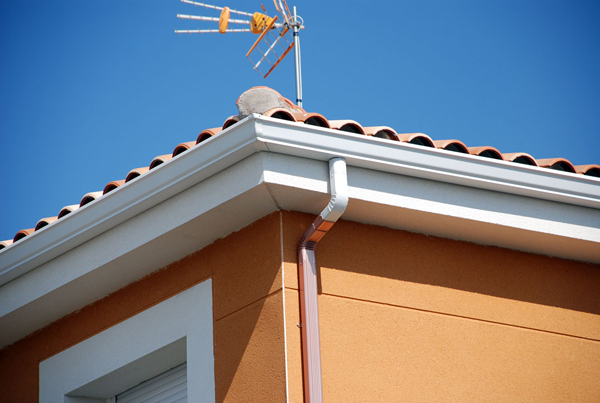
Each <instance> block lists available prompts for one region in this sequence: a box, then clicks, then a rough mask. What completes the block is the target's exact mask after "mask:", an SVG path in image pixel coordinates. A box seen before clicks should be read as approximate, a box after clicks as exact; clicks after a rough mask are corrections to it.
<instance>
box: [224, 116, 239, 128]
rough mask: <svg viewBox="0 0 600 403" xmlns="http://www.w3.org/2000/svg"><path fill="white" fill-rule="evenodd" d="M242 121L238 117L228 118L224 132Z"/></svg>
mask: <svg viewBox="0 0 600 403" xmlns="http://www.w3.org/2000/svg"><path fill="white" fill-rule="evenodd" d="M239 121H240V118H239V117H238V115H233V116H230V117H228V118H227V119H226V120H225V122H224V123H223V130H225V129H227V128H228V127H231V126H233V125H234V124H236V123H237V122H239Z"/></svg>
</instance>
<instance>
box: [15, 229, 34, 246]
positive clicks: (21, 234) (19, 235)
mask: <svg viewBox="0 0 600 403" xmlns="http://www.w3.org/2000/svg"><path fill="white" fill-rule="evenodd" d="M34 232H35V228H29V229H22V230H21V231H19V232H17V234H16V235H15V237H14V239H13V243H14V242H17V241H20V240H21V239H23V238H25V237H26V236H27V235H31V234H33V233H34Z"/></svg>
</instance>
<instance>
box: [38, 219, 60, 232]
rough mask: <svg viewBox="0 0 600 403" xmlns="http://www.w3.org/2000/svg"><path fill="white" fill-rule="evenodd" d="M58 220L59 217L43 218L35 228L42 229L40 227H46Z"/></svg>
mask: <svg viewBox="0 0 600 403" xmlns="http://www.w3.org/2000/svg"><path fill="white" fill-rule="evenodd" d="M56 220H58V217H46V218H42V219H41V220H39V221H38V222H37V224H36V225H35V230H36V231H37V230H40V229H42V228H44V227H45V226H46V225H49V224H52V223H53V222H54V221H56Z"/></svg>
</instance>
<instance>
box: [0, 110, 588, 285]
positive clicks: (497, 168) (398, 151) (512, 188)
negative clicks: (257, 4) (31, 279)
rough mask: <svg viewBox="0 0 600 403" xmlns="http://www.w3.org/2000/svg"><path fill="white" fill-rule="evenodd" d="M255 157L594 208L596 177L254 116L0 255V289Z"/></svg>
mask: <svg viewBox="0 0 600 403" xmlns="http://www.w3.org/2000/svg"><path fill="white" fill-rule="evenodd" d="M261 151H270V152H276V153H281V154H286V155H293V156H299V157H305V158H309V159H313V160H321V161H328V160H330V159H331V158H334V157H343V158H344V159H345V160H346V163H347V164H348V165H349V166H354V167H361V168H366V169H371V170H378V171H383V172H390V173H396V174H401V175H406V176H414V177H419V178H425V179H430V180H433V181H440V182H447V183H454V184H459V185H464V186H471V187H475V188H481V189H487V190H493V191H498V192H504V193H511V194H516V195H521V196H528V197H533V198H538V199H543V200H551V201H555V202H562V203H567V204H571V205H574V206H584V207H589V208H593V209H599V210H600V179H598V178H593V177H587V176H584V175H578V174H571V173H565V172H560V171H555V170H551V169H547V168H538V167H531V166H527V165H522V164H516V163H512V162H506V161H498V160H493V159H489V158H483V157H477V156H472V155H465V154H460V153H455V152H449V151H444V150H437V149H433V148H429V147H423V146H417V145H413V144H408V143H400V142H394V141H390V140H384V139H379V138H374V137H367V136H363V135H358V134H352V133H346V132H342V131H339V130H332V129H327V128H321V127H316V126H310V125H305V124H301V123H295V122H287V121H283V120H280V119H274V118H268V117H264V116H260V115H256V114H253V115H250V116H249V117H247V118H246V119H244V120H242V121H241V122H239V123H237V124H236V125H234V126H232V127H230V128H228V129H226V130H224V131H223V132H221V133H220V134H219V135H218V136H215V137H213V138H211V139H210V140H207V141H205V142H203V143H202V145H201V146H198V147H195V148H193V149H190V150H189V151H187V152H185V153H182V154H180V155H179V156H177V157H175V158H173V159H171V160H169V161H168V162H166V163H164V164H162V165H161V166H160V167H158V168H156V169H153V170H152V171H150V172H148V173H146V174H144V175H142V176H140V177H138V178H136V179H134V180H133V181H131V182H128V183H127V184H125V185H124V186H122V187H120V188H118V189H117V190H115V191H113V192H111V193H110V194H108V195H105V196H103V197H101V198H99V199H98V200H95V201H93V202H91V203H89V204H87V205H85V206H83V207H81V208H79V209H78V210H76V211H75V212H73V213H71V214H69V215H68V216H66V217H64V218H62V219H60V220H57V221H55V222H54V223H52V224H50V225H48V226H46V227H44V228H42V229H41V230H39V231H36V232H34V233H33V234H32V235H29V236H27V237H26V238H24V239H22V240H20V241H18V242H16V243H14V244H12V245H11V246H9V247H7V248H4V249H2V250H1V251H0V285H2V284H5V283H7V282H9V281H11V280H12V279H15V278H16V277H18V276H20V275H23V274H25V273H27V272H28V271H30V270H33V269H34V268H36V267H38V266H40V265H42V264H44V263H45V262H48V261H50V260H51V259H53V258H55V257H57V256H59V255H61V254H63V253H65V252H67V251H69V250H71V249H73V248H75V247H77V246H79V245H81V244H83V243H84V242H87V241H88V240H90V239H92V238H94V237H95V236H97V235H100V234H101V233H103V232H105V231H107V230H109V229H110V228H113V227H115V226H117V225H119V224H120V223H122V222H124V221H126V220H128V219H130V218H132V217H134V216H135V215H137V214H139V213H141V212H143V211H145V210H147V209H149V208H151V207H153V206H155V205H157V204H159V203H161V202H163V201H164V200H166V199H168V198H170V197H172V196H173V195H175V194H177V193H179V192H182V191H183V190H185V189H187V188H189V187H191V186H193V185H195V184H196V183H199V182H201V181H203V180H205V179H207V178H208V177H210V176H212V175H213V174H215V173H217V172H220V171H221V170H223V169H225V168H227V167H229V166H231V165H234V164H236V163H237V162H239V161H241V160H243V159H244V158H246V157H248V156H250V155H252V154H254V153H257V152H261Z"/></svg>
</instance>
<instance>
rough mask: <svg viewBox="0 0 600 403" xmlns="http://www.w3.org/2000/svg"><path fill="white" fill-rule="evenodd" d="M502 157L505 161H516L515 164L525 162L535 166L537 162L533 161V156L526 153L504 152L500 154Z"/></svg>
mask: <svg viewBox="0 0 600 403" xmlns="http://www.w3.org/2000/svg"><path fill="white" fill-rule="evenodd" d="M502 158H503V159H504V160H505V161H510V162H516V163H517V164H525V165H531V166H534V167H537V166H538V164H537V162H535V158H533V157H532V156H531V155H529V154H527V153H506V154H502Z"/></svg>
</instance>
